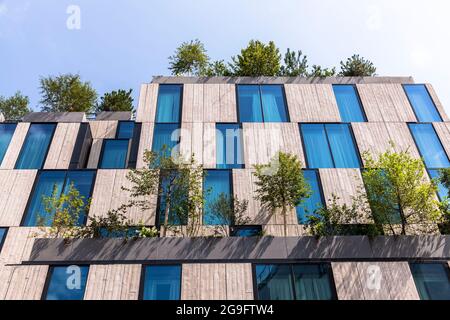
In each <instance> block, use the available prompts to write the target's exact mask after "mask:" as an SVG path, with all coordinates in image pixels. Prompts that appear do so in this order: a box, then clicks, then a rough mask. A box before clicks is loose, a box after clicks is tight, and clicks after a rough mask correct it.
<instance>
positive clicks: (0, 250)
mask: <svg viewBox="0 0 450 320" xmlns="http://www.w3.org/2000/svg"><path fill="white" fill-rule="evenodd" d="M0 229H5V233H4V234H3V238H1V239H0V253H1V252H2V249H3V245H4V244H5V242H6V237H7V236H8V231H9V227H0Z"/></svg>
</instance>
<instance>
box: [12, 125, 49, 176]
mask: <svg viewBox="0 0 450 320" xmlns="http://www.w3.org/2000/svg"><path fill="white" fill-rule="evenodd" d="M33 124H43V125H46V124H47V125H50V124H54V125H55V127H54V129H53V132H52V134H51V136H50V141H49V143H48V146H47V150H46V151H45V155H44V158H43V159H44V160H43V161H42V165H41V167H40V168H39V169H18V168H17V162H18V161H19V159H20V157H21V156H22V153H23V152H24V145H25V143H26V141H27V139H28V136H29V134H30V128H31V126H32V125H33ZM57 128H58V122H30V126H29V127H28V130H27V134H26V135H25V139H24V140H23V142H22V146H21V147H20V152H19V154H18V156H17V159H16V162H15V163H14V170H43V169H44V166H45V162H46V161H47V156H48V153H49V152H50V147H51V146H52V143H53V138H54V137H55V132H56V129H57Z"/></svg>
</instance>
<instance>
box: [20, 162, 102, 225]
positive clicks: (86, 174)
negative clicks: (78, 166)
mask: <svg viewBox="0 0 450 320" xmlns="http://www.w3.org/2000/svg"><path fill="white" fill-rule="evenodd" d="M94 177H95V171H93V170H83V171H61V170H55V171H53V170H51V171H50V170H49V171H41V172H40V173H39V175H38V177H37V179H38V180H37V182H36V185H35V187H34V190H33V194H32V195H31V201H30V203H29V206H28V209H27V213H26V216H25V220H24V223H23V225H24V226H27V227H34V226H38V224H43V225H44V226H51V224H52V222H53V217H52V216H51V215H50V214H48V213H47V212H46V211H45V203H44V201H43V197H50V196H52V194H53V190H54V188H56V190H57V196H59V195H60V194H61V192H64V193H67V192H69V190H70V189H69V188H70V185H71V184H73V186H74V187H75V188H76V189H77V190H78V191H79V193H80V195H81V196H83V197H84V201H85V202H87V201H88V199H89V198H90V197H91V191H92V184H93V183H94ZM41 219H43V221H42V222H41V223H39V220H41ZM85 220H86V212H82V213H81V214H80V216H79V220H78V224H79V225H83V224H84V223H85Z"/></svg>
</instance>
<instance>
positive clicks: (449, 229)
mask: <svg viewBox="0 0 450 320" xmlns="http://www.w3.org/2000/svg"><path fill="white" fill-rule="evenodd" d="M435 181H436V183H440V184H441V185H442V187H444V188H445V189H446V190H447V196H446V197H444V199H442V201H441V204H440V206H441V211H442V219H441V221H440V222H441V224H440V230H441V233H442V234H450V168H445V169H440V170H439V177H438V179H435Z"/></svg>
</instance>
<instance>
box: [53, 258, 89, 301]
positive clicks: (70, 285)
mask: <svg viewBox="0 0 450 320" xmlns="http://www.w3.org/2000/svg"><path fill="white" fill-rule="evenodd" d="M49 272H50V274H49V276H48V280H47V281H48V282H47V285H46V288H47V290H46V291H45V292H44V299H45V300H83V298H84V292H85V290H86V282H87V277H88V273H89V267H88V266H76V265H72V266H54V267H50V269H49Z"/></svg>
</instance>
